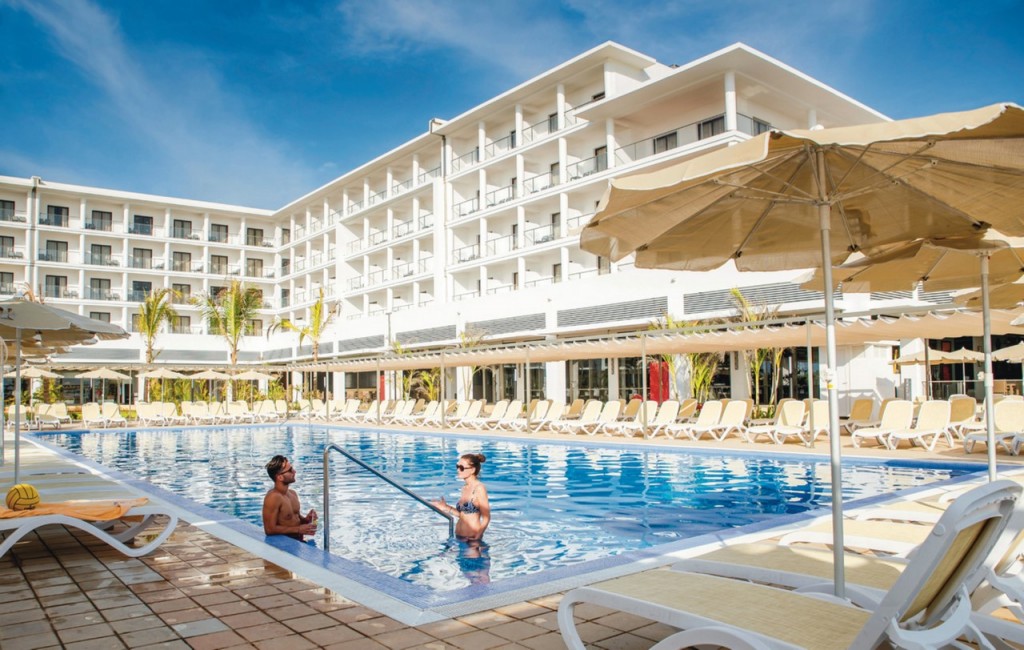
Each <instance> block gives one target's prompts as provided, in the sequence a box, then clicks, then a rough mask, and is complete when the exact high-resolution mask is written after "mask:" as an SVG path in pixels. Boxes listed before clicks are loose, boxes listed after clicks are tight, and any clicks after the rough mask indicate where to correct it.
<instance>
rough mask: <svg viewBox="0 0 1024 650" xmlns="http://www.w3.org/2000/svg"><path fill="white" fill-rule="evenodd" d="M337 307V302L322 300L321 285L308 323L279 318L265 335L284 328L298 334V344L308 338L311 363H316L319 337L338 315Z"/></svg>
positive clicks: (318, 354) (310, 310)
mask: <svg viewBox="0 0 1024 650" xmlns="http://www.w3.org/2000/svg"><path fill="white" fill-rule="evenodd" d="M338 307H339V305H338V304H329V303H328V302H327V301H326V300H324V290H323V288H322V287H321V288H320V294H319V296H318V297H317V299H316V302H315V303H313V305H312V306H311V307H310V308H309V322H308V323H305V324H298V325H297V324H295V323H293V322H292V321H291V320H290V319H287V318H279V319H277V320H275V321H274V323H273V324H272V325H271V326H270V327H269V328H268V329H267V336H268V337H269V336H270V335H272V334H273V333H274V332H276V331H278V330H284V331H286V332H295V333H296V334H298V335H299V345H302V344H303V342H305V340H306V339H309V343H310V345H312V347H313V365H316V363H317V362H318V361H319V360H320V339H321V337H323V335H324V334H325V333H326V332H327V328H328V327H330V326H331V323H333V322H334V319H335V317H336V316H337V315H338Z"/></svg>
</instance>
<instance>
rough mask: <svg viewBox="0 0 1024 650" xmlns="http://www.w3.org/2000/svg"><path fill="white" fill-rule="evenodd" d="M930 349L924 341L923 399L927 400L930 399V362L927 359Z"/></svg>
mask: <svg viewBox="0 0 1024 650" xmlns="http://www.w3.org/2000/svg"><path fill="white" fill-rule="evenodd" d="M930 349H931V348H930V347H929V345H928V339H925V340H924V398H925V399H926V400H929V399H931V398H932V362H931V360H930V359H929V358H928V351H929V350H930Z"/></svg>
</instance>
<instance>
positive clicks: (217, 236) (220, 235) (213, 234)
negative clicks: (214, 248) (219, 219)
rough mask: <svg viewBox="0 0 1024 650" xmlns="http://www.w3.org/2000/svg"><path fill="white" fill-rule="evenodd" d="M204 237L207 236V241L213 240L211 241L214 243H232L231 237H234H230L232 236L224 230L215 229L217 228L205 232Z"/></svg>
mask: <svg viewBox="0 0 1024 650" xmlns="http://www.w3.org/2000/svg"><path fill="white" fill-rule="evenodd" d="M206 237H207V241H210V242H213V243H215V244H229V243H234V242H233V241H232V239H234V238H233V237H232V236H231V235H230V234H229V233H226V232H219V231H217V230H211V231H210V232H209V233H208V234H207V236H206Z"/></svg>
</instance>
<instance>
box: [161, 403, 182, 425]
mask: <svg viewBox="0 0 1024 650" xmlns="http://www.w3.org/2000/svg"><path fill="white" fill-rule="evenodd" d="M158 403H159V404H160V416H161V417H163V419H164V422H166V423H167V424H185V422H186V419H185V416H183V415H178V407H177V406H175V405H174V402H158Z"/></svg>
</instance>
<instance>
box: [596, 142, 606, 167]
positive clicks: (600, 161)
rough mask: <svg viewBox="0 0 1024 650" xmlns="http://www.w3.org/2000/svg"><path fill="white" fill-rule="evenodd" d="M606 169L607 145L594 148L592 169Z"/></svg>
mask: <svg viewBox="0 0 1024 650" xmlns="http://www.w3.org/2000/svg"><path fill="white" fill-rule="evenodd" d="M606 169H608V147H598V148H597V149H594V171H595V172H603V171H604V170H606Z"/></svg>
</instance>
